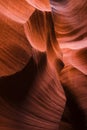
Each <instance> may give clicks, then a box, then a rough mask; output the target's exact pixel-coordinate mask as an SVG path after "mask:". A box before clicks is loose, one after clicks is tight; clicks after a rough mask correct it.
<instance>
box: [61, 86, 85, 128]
mask: <svg viewBox="0 0 87 130" xmlns="http://www.w3.org/2000/svg"><path fill="white" fill-rule="evenodd" d="M63 88H64V91H65V94H66V98H67V102H66V107H65V111H64V114H63V116H62V121H64V122H67V123H70V124H72V127H73V130H87V127H86V118H85V113H84V111H83V110H82V109H81V108H80V106H79V104H78V103H77V101H76V98H75V96H74V94H73V93H72V92H71V91H70V90H69V88H68V87H67V86H64V85H63ZM67 108H68V113H69V116H68V115H67V114H66V110H67Z"/></svg>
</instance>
